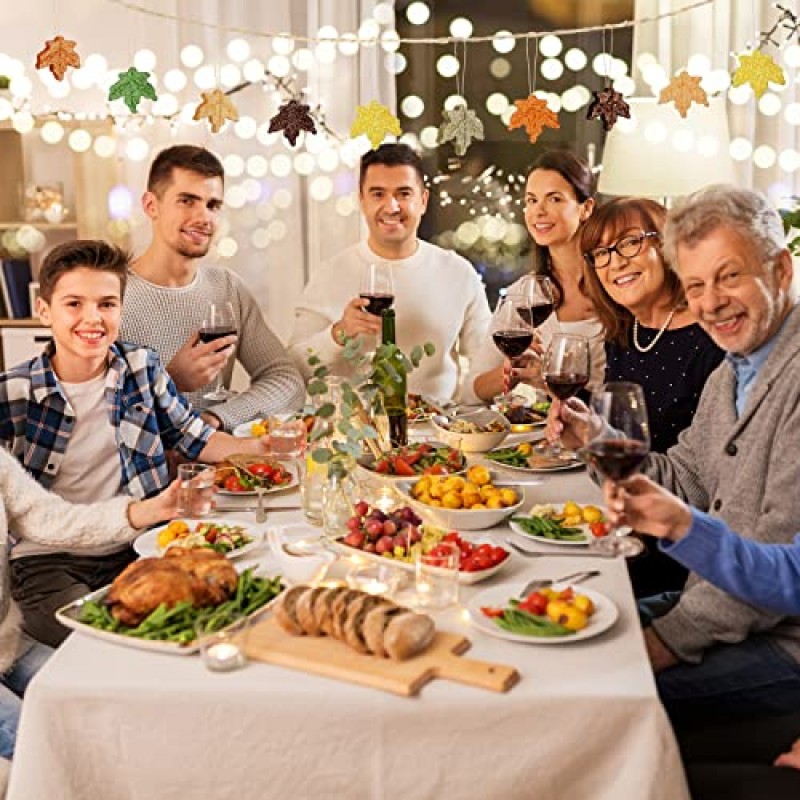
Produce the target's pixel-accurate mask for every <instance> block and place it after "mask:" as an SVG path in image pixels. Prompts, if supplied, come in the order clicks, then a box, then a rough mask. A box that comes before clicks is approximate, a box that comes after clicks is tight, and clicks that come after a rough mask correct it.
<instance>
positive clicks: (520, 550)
mask: <svg viewBox="0 0 800 800" xmlns="http://www.w3.org/2000/svg"><path fill="white" fill-rule="evenodd" d="M506 544H507V545H508V546H509V547H512V548H513V549H514V550H516V552H518V553H519V554H520V555H521V556H525V557H526V558H545V557H546V558H551V557H553V556H556V557H561V558H564V557H565V556H582V557H583V558H616V556H614V555H611V554H609V555H606V554H605V553H598V552H596V551H594V550H592V551H588V552H587V551H586V550H581V551H580V552H575V551H573V550H570V551H569V552H568V553H567V552H564V553H540V552H538V551H537V552H533V551H532V550H526V549H525V548H524V547H520V546H519V545H518V544H517V543H516V542H515V541H513V540H512V539H506Z"/></svg>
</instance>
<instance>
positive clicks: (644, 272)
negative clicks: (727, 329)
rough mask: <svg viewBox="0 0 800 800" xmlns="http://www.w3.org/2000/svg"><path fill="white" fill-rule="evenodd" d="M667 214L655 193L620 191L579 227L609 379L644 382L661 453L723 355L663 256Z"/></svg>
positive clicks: (653, 441) (688, 417)
mask: <svg viewBox="0 0 800 800" xmlns="http://www.w3.org/2000/svg"><path fill="white" fill-rule="evenodd" d="M666 214H667V212H666V209H665V208H664V207H663V206H662V205H660V204H659V203H656V202H655V201H653V200H648V199H646V198H640V197H620V198H617V199H615V200H611V201H610V202H608V203H605V204H604V205H602V206H600V207H599V208H598V209H597V211H595V213H594V215H593V216H592V217H591V219H590V220H589V221H588V222H587V223H586V225H585V226H584V228H583V231H582V233H581V249H582V250H583V253H584V258H585V260H586V268H585V270H584V277H585V281H586V284H585V285H586V293H587V295H588V296H589V297H590V298H591V299H592V302H593V303H594V307H595V308H596V309H597V315H598V317H599V318H600V321H601V323H602V325H603V329H604V331H605V339H606V360H607V363H606V380H607V381H631V382H633V383H638V384H641V386H642V387H643V389H644V394H645V399H646V401H647V413H648V417H649V421H650V439H651V449H652V450H654V451H655V452H658V453H663V452H665V451H666V450H668V449H669V448H670V447H672V445H673V444H675V443H676V442H677V440H678V434H679V433H680V432H681V431H682V430H683V429H684V428H686V427H688V426H689V423H690V422H691V421H692V417H693V416H694V412H695V410H696V408H697V403H698V401H699V399H700V393H701V392H702V390H703V386H704V385H705V382H706V379H707V378H708V376H709V375H710V374H711V373H712V372H713V371H714V370H715V369H716V368H717V366H718V365H719V363H720V361H722V356H723V353H722V351H721V350H720V349H719V348H718V347H717V346H716V345H715V344H714V343H713V342H712V340H711V339H710V337H709V336H708V335H707V334H706V333H705V332H704V331H703V330H702V329H701V328H700V326H699V325H698V324H697V323H696V322H695V319H694V317H693V316H692V314H691V313H690V312H689V310H688V308H687V305H686V300H685V298H684V295H683V289H682V287H681V284H680V281H679V280H678V276H677V274H676V273H675V272H674V271H673V270H671V269H670V268H669V266H668V265H667V263H666V262H665V261H664V256H663V254H662V252H661V233H662V231H663V228H664V221H665V219H666Z"/></svg>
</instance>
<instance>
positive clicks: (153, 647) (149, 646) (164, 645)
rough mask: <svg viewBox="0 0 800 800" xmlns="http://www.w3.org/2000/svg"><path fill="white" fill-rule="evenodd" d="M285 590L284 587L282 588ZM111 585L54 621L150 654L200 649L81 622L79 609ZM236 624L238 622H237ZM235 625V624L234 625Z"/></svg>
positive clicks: (64, 610)
mask: <svg viewBox="0 0 800 800" xmlns="http://www.w3.org/2000/svg"><path fill="white" fill-rule="evenodd" d="M284 588H285V587H284ZM110 589H111V585H110V584H109V585H108V586H104V587H103V588H102V589H97V590H96V591H94V592H90V593H89V594H87V595H84V596H83V597H81V598H79V599H78V600H73V601H72V602H71V603H68V604H67V605H65V606H62V607H61V608H59V609H58V611H56V619H57V620H58V621H59V622H60V623H61V624H62V625H64V627H66V628H70V629H71V630H73V631H77V632H78V633H82V634H85V635H87V636H91V637H93V638H95V639H102V640H104V641H106V642H112V643H113V644H121V645H123V646H124V647H133V648H134V649H136V650H149V651H150V652H151V653H171V654H172V655H183V656H188V655H192V653H196V652H197V651H198V650H199V649H200V644H199V643H198V641H197V640H196V639H195V640H194V641H192V642H189V643H188V644H179V643H178V642H163V641H158V640H154V639H140V638H138V637H136V636H125V635H124V634H122V633H113V632H112V631H104V630H101V629H100V628H95V627H94V626H92V625H89V624H88V623H86V622H81V620H80V615H81V608H82V606H83V605H84V604H85V603H88V602H90V601H101V600H103V599H104V598H105V596H106V595H107V594H108V593H109V591H110ZM279 597H280V594H278V595H277V596H276V597H273V598H272V600H270V601H269V602H268V603H265V604H264V605H263V606H261V608H257V609H256V610H255V611H253V612H252V613H250V614H248V615H247V619H250V620H252V619H255V618H257V617H259V616H260V615H261V614H263V613H264V612H265V611H266V610H267V609H269V608H270V607H271V606H272V605H273V603H274V602H275V601H276V600H277V599H278V598H279ZM237 622H238V620H237ZM234 624H236V623H234ZM223 630H224V628H223Z"/></svg>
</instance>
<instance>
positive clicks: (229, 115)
mask: <svg viewBox="0 0 800 800" xmlns="http://www.w3.org/2000/svg"><path fill="white" fill-rule="evenodd" d="M200 96H201V97H202V98H203V100H202V102H201V103H200V105H199V106H197V108H196V109H195V112H194V116H193V117H192V119H197V120H200V119H203V118H204V117H205V118H206V119H207V120H208V124H209V125H210V126H211V130H212V131H214V133H219V129H220V128H221V127H222V126H223V125H224V124H225V120H228V119H229V120H231V122H236V120H237V119H239V112H238V111H237V110H236V106H235V105H234V104H233V102H232V101H231V99H230V97H228V95H226V94H225V92H223V91H222V90H220V89H214V91H212V92H200Z"/></svg>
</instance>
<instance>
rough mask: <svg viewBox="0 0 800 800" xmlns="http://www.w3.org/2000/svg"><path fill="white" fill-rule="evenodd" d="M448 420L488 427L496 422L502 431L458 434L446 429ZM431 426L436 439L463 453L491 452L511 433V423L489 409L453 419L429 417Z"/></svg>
mask: <svg viewBox="0 0 800 800" xmlns="http://www.w3.org/2000/svg"><path fill="white" fill-rule="evenodd" d="M450 419H455V420H463V421H464V422H474V423H475V424H476V425H488V424H489V423H491V422H496V423H498V424H499V425H502V426H503V430H501V431H488V432H486V433H458V432H457V431H453V430H450V428H449V427H448V424H449V423H450ZM431 424H432V425H433V429H434V430H435V431H436V436H437V438H438V439H441V441H443V442H444V443H445V444H449V445H450V447H455V448H457V449H459V450H462V451H463V452H465V453H485V452H487V451H488V450H493V449H494V448H495V447H497V446H498V445H499V444H500V443H501V442H502V441H503V440H504V439H505V438H506V436H508V434H509V433H511V423H510V422H509V421H508V420H507V419H506V418H505V417H504V416H503V415H502V414H500V413H499V412H497V411H492V410H491V409H490V408H481V409H478V410H477V411H470V412H467V413H464V414H458V415H456V416H455V417H453V418H448V417H442V416H440V415H437V414H434V415H433V416H432V417H431Z"/></svg>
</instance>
